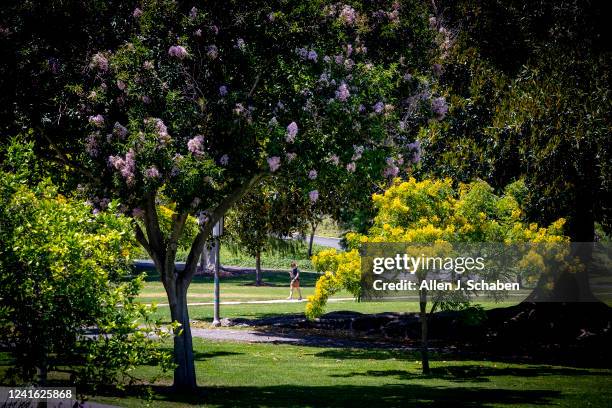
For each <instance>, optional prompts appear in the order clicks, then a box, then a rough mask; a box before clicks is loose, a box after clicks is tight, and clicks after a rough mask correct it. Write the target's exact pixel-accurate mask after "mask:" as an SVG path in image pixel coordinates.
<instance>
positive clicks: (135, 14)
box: [132, 7, 142, 18]
mask: <svg viewBox="0 0 612 408" xmlns="http://www.w3.org/2000/svg"><path fill="white" fill-rule="evenodd" d="M132 16H133V17H134V18H138V17H140V16H142V10H141V9H139V8H138V7H136V8H135V9H134V11H132Z"/></svg>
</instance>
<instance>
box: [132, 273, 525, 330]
mask: <svg viewBox="0 0 612 408" xmlns="http://www.w3.org/2000/svg"><path fill="white" fill-rule="evenodd" d="M148 273H149V275H148V277H147V281H146V283H145V286H144V288H143V290H142V292H141V294H140V296H139V300H140V301H142V302H146V303H153V302H155V303H159V304H165V303H167V302H168V300H167V299H166V294H165V292H164V289H163V287H162V284H161V283H160V282H159V278H158V276H157V275H156V274H155V272H154V271H149V272H148ZM300 277H301V279H300V281H301V285H302V294H303V296H304V297H307V296H309V295H312V294H313V293H314V285H315V283H316V281H317V278H318V277H319V275H318V274H317V273H314V272H302V273H301V275H300ZM254 279H255V277H254V274H245V275H239V276H233V277H224V278H221V283H220V285H221V300H222V301H249V300H274V299H285V298H286V297H287V296H288V295H289V288H288V284H289V276H288V274H287V273H285V272H267V273H265V274H264V282H266V284H267V286H260V287H256V286H254V285H253V281H254ZM351 297H352V296H351V295H350V293H348V292H346V291H341V292H338V293H337V294H336V295H335V296H334V297H333V298H351ZM187 301H188V302H190V303H202V302H212V301H213V279H212V277H211V276H196V277H194V280H193V282H192V284H191V286H190V287H189V292H188V297H187ZM478 303H479V304H481V305H482V306H483V307H485V308H493V307H505V306H510V305H513V304H515V302H511V301H507V302H501V303H494V302H492V301H487V300H486V299H483V300H481V301H479V302H478ZM304 307H305V303H298V302H295V303H279V304H241V305H222V306H221V317H247V318H258V317H267V316H272V315H281V314H291V313H303V312H304ZM417 309H418V303H416V302H414V301H398V302H356V301H354V300H349V301H342V302H330V303H329V304H328V307H327V309H326V310H327V311H330V312H331V311H338V310H352V311H356V312H361V313H380V312H416V311H417ZM212 310H213V309H212V305H206V306H191V307H190V308H189V312H190V317H191V319H193V320H205V321H206V320H212ZM156 316H158V317H160V318H162V319H163V320H164V321H169V319H170V310H169V308H168V307H166V306H159V307H158V310H157V312H156Z"/></svg>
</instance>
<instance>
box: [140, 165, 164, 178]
mask: <svg viewBox="0 0 612 408" xmlns="http://www.w3.org/2000/svg"><path fill="white" fill-rule="evenodd" d="M144 176H145V178H148V179H156V178H159V177H160V176H161V174H160V173H159V170H157V167H155V166H151V167H149V168H148V169H146V170H145V171H144Z"/></svg>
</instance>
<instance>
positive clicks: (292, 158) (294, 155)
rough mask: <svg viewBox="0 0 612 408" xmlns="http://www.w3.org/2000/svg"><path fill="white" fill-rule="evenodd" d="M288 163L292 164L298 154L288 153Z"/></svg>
mask: <svg viewBox="0 0 612 408" xmlns="http://www.w3.org/2000/svg"><path fill="white" fill-rule="evenodd" d="M286 157H287V162H289V163H291V162H292V161H293V160H295V158H296V157H297V153H287V154H286Z"/></svg>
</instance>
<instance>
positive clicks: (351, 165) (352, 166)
mask: <svg viewBox="0 0 612 408" xmlns="http://www.w3.org/2000/svg"><path fill="white" fill-rule="evenodd" d="M346 170H347V171H348V172H349V173H354V172H355V170H357V163H355V162H350V163H349V164H347V165H346Z"/></svg>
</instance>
